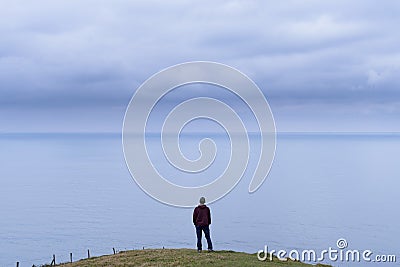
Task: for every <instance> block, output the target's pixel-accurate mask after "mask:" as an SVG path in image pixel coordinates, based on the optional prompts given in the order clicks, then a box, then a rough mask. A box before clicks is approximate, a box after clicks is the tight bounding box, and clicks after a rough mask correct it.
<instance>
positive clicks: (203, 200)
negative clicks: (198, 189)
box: [199, 197, 206, 205]
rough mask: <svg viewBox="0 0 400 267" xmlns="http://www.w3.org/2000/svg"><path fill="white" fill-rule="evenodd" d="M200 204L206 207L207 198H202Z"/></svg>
mask: <svg viewBox="0 0 400 267" xmlns="http://www.w3.org/2000/svg"><path fill="white" fill-rule="evenodd" d="M199 202H200V205H204V204H205V203H206V198H205V197H201V198H200V201H199Z"/></svg>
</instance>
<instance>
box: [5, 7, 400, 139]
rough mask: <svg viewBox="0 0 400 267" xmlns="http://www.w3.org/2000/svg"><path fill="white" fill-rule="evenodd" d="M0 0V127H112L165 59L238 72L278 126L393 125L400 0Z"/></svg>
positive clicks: (399, 105)
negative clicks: (261, 97)
mask: <svg viewBox="0 0 400 267" xmlns="http://www.w3.org/2000/svg"><path fill="white" fill-rule="evenodd" d="M215 2H216V1H192V2H190V1H142V2H139V1H98V0H96V1H71V0H68V1H67V0H65V1H53V0H48V1H1V0H0V38H1V39H0V132H95V131H102V132H103V131H104V132H120V131H121V127H122V120H123V116H124V112H125V109H126V106H127V104H128V103H129V100H130V98H131V97H132V95H133V93H134V91H135V90H136V88H137V87H138V86H139V85H140V84H141V83H142V82H144V81H145V80H146V79H147V78H149V77H150V76H151V75H153V74H154V73H156V72H158V71H160V70H161V69H164V68H166V67H168V66H171V65H174V64H178V63H182V62H186V61H193V60H209V61H217V62H221V63H224V64H228V65H231V66H232V67H235V68H237V69H239V70H240V71H242V72H244V73H245V74H247V75H248V76H249V77H250V78H251V79H253V80H254V82H255V83H256V84H257V85H258V86H259V87H260V88H261V89H262V91H263V92H264V95H265V96H266V98H267V100H268V101H269V104H270V105H271V108H272V111H273V114H274V116H275V120H276V126H277V129H278V130H279V131H361V132H363V131H384V132H392V131H400V31H399V30H398V26H399V25H400V16H399V14H400V2H399V1H395V0H393V1H390V0H388V1H365V0H358V1H357V0H356V1H337V0H336V1H224V2H223V1H220V2H218V3H215Z"/></svg>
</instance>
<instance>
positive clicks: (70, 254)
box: [69, 252, 72, 262]
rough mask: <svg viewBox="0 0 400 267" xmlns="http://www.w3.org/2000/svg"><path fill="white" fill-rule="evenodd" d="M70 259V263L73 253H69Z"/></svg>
mask: <svg viewBox="0 0 400 267" xmlns="http://www.w3.org/2000/svg"><path fill="white" fill-rule="evenodd" d="M69 259H70V261H71V262H72V252H71V253H69Z"/></svg>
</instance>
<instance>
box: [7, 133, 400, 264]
mask: <svg viewBox="0 0 400 267" xmlns="http://www.w3.org/2000/svg"><path fill="white" fill-rule="evenodd" d="M153 138H154V140H153V139H152V138H149V142H150V143H151V142H157V140H158V139H157V138H156V137H153ZM218 138H219V139H221V140H220V143H221V144H220V147H218V149H219V150H218V155H220V154H221V155H222V154H224V153H227V152H228V149H229V145H227V143H226V140H225V138H224V137H223V136H222V137H221V136H219V137H216V139H218ZM155 139H157V140H155ZM152 140H153V141H152ZM198 140H199V137H198V136H189V137H187V138H185V140H184V141H182V142H183V143H182V150H183V152H184V153H187V155H188V157H189V158H191V157H193V158H196V153H198V151H197V150H196V148H197V141H198ZM217 144H218V142H217ZM252 144H253V145H255V146H256V145H257V141H254V142H253V141H252ZM0 148H1V150H0V162H1V165H0V166H1V167H0V205H1V206H0V266H15V264H16V262H17V261H19V262H20V266H22V267H23V266H32V264H36V265H38V264H43V263H49V262H50V261H51V259H52V255H53V254H55V255H56V259H57V262H60V261H68V260H69V255H70V253H73V258H74V260H78V259H80V258H84V257H86V255H87V250H88V249H90V253H91V255H93V256H98V255H102V254H111V253H112V248H116V249H117V250H126V249H142V247H143V246H144V247H145V248H161V247H163V246H164V247H166V248H180V247H187V248H195V233H194V229H193V226H192V222H191V214H192V210H191V209H183V208H175V207H170V206H167V205H164V204H161V203H159V202H157V201H155V200H153V199H152V198H150V197H149V196H148V195H146V194H145V193H144V192H142V191H141V190H140V189H139V187H138V186H137V185H136V183H135V182H134V181H133V179H132V178H131V176H130V174H129V172H128V170H127V168H126V165H125V161H124V157H123V152H122V145H121V137H120V135H112V134H110V135H107V134H9V135H5V134H3V135H0ZM157 149H158V148H157V145H154V149H152V151H153V152H152V153H150V154H151V156H152V157H153V160H155V161H160V162H162V161H163V160H165V158H164V157H163V156H160V155H159V154H160V153H158V152H157V151H158V150H157ZM193 151H194V152H193ZM399 151H400V136H399V135H394V134H336V135H335V134H280V135H278V141H277V150H276V157H275V161H274V164H273V167H272V169H271V172H270V175H269V176H268V178H267V180H266V181H265V183H264V184H263V185H262V186H261V188H260V189H259V190H258V191H257V192H256V193H254V194H248V192H247V188H248V185H249V183H250V179H251V170H252V169H254V168H255V164H256V163H255V161H254V158H255V157H256V156H254V155H253V157H251V158H250V160H252V161H251V162H250V165H249V171H247V172H246V173H245V176H244V177H243V179H242V180H241V181H240V183H239V184H238V186H237V187H235V189H234V190H233V191H232V192H231V193H229V194H228V195H227V196H226V197H224V198H222V199H221V200H219V201H217V202H216V203H212V204H211V205H210V207H211V210H212V217H213V224H212V226H211V234H212V239H213V241H214V246H215V249H217V250H221V249H226V250H229V249H232V250H238V251H246V252H252V253H254V252H256V251H258V250H260V249H263V248H264V245H268V247H269V249H274V250H279V249H285V250H288V251H289V250H291V249H298V250H304V249H314V250H316V251H321V250H323V249H328V248H329V247H332V248H336V241H337V240H338V239H339V238H345V239H346V240H347V242H348V248H349V249H358V250H365V249H369V250H372V251H373V252H374V255H375V254H395V255H396V256H397V265H396V264H393V263H392V264H390V263H385V264H380V265H378V266H399V265H398V264H399V262H400V254H399V251H400V242H399V240H398V239H399V238H400V230H399V226H400V213H399V204H400V198H399V193H398V191H399V189H400V176H399V174H400V164H399V158H400V152H399ZM224 162H225V159H224V158H223V157H222V158H221V159H217V160H216V163H217V166H216V168H214V169H210V172H211V173H208V174H207V175H206V176H205V177H203V178H199V179H204V181H206V180H207V179H210V177H211V178H212V177H213V172H215V173H217V172H219V171H221V170H223V165H224ZM160 164H161V166H163V165H162V163H160ZM160 168H164V171H165V173H167V174H168V173H169V172H172V171H175V170H171V169H168V166H167V165H165V167H160ZM171 177H174V178H173V179H176V180H175V181H174V182H177V183H182V184H185V181H188V180H185V179H190V177H189V178H184V179H183V178H182V177H183V176H179V175H176V174H175V175H171ZM328 263H331V264H334V265H335V266H354V265H355V264H353V263H351V264H350V263H342V262H340V263H332V262H329V261H328ZM358 266H376V264H374V263H369V264H366V263H364V264H362V263H361V264H359V265H358Z"/></svg>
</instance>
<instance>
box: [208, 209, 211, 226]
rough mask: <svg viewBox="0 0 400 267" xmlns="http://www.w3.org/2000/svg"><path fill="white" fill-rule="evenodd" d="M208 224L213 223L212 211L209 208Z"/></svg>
mask: <svg viewBox="0 0 400 267" xmlns="http://www.w3.org/2000/svg"><path fill="white" fill-rule="evenodd" d="M208 224H209V225H210V224H211V212H210V209H209V208H208Z"/></svg>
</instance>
